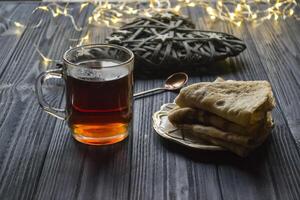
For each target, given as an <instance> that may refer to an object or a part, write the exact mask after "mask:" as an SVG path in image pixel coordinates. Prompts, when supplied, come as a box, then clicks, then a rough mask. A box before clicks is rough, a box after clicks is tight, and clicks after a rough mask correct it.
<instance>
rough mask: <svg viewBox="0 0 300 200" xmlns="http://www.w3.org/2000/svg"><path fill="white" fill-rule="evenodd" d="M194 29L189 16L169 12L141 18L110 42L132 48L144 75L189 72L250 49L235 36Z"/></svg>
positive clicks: (117, 33) (137, 67) (125, 26)
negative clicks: (191, 69) (187, 17)
mask: <svg viewBox="0 0 300 200" xmlns="http://www.w3.org/2000/svg"><path fill="white" fill-rule="evenodd" d="M194 28H195V25H194V24H193V23H192V22H190V21H189V20H187V19H186V18H184V17H182V16H179V15H176V14H174V13H171V12H166V13H162V14H156V15H155V16H153V17H151V18H146V17H140V18H137V19H136V20H134V21H133V22H131V23H129V24H126V25H124V26H122V27H121V28H120V29H119V30H116V31H115V32H113V33H112V34H111V36H109V37H107V38H106V41H107V42H108V43H111V44H118V45H121V46H124V47H127V48H129V49H131V50H132V51H133V52H134V54H135V59H136V65H135V70H136V72H138V73H142V74H143V75H145V74H149V75H150V74H152V75H153V74H161V73H170V72H174V71H178V70H182V71H185V70H188V69H190V68H191V67H196V66H200V65H203V64H207V63H209V62H212V61H218V60H222V59H225V58H227V57H230V56H236V55H238V54H239V53H241V52H242V51H243V50H244V49H245V48H246V45H245V44H244V43H243V41H241V40H240V39H238V38H236V37H234V36H232V35H229V34H226V33H221V32H211V31H203V30H197V29H194Z"/></svg>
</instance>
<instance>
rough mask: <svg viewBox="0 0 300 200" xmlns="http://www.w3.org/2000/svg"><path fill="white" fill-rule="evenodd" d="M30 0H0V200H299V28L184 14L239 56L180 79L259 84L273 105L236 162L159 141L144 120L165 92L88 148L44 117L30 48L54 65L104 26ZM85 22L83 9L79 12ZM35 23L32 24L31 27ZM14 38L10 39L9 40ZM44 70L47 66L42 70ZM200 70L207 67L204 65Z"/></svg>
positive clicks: (55, 90)
mask: <svg viewBox="0 0 300 200" xmlns="http://www.w3.org/2000/svg"><path fill="white" fill-rule="evenodd" d="M39 4H41V3H38V2H25V3H15V2H5V3H3V2H2V3H1V4H0V16H4V17H6V18H9V19H11V20H16V21H18V22H23V23H27V22H28V26H27V27H25V28H16V27H15V26H14V25H13V23H10V24H9V25H8V26H7V27H8V30H6V31H5V32H4V33H2V35H1V36H0V47H1V48H0V106H1V107H0V108H1V112H0V199H1V200H7V199H22V200H24V199H130V200H133V199H155V200H157V199H163V200H166V199H189V200H192V199H208V200H218V199H229V200H234V199H242V200H248V199H249V200H250V199H253V200H260V199H262V200H268V199H277V200H279V199H282V200H289V199H300V154H299V148H300V103H299V102H300V26H299V21H298V22H297V21H295V20H293V19H287V20H285V21H280V22H272V21H268V22H265V23H264V24H263V25H261V26H258V27H254V26H253V25H250V24H249V25H242V26H241V27H236V26H232V25H230V24H228V23H226V22H216V23H211V22H210V21H209V20H208V18H207V17H203V11H202V10H200V9H199V8H193V9H190V10H184V13H185V14H186V15H188V16H190V17H191V18H192V19H193V21H194V22H195V23H196V25H197V27H198V28H202V29H205V30H217V31H224V32H228V33H231V34H234V35H236V36H238V37H240V38H242V39H243V40H244V41H245V43H246V44H247V50H246V51H244V52H243V53H242V54H241V55H240V56H238V57H236V58H231V59H228V60H227V62H225V63H223V64H219V66H216V67H217V68H213V67H212V69H213V70H209V71H210V73H209V72H200V73H196V74H190V75H191V79H190V82H189V83H192V82H199V81H212V80H214V79H215V78H216V77H217V76H222V77H224V78H225V79H238V80H268V81H270V83H271V84H272V87H273V91H274V95H275V97H276V101H277V106H276V108H275V109H274V111H273V116H274V119H275V123H276V126H275V128H274V130H273V131H272V135H271V136H270V137H269V139H268V140H267V142H266V143H265V144H264V145H263V147H261V148H259V149H258V150H257V151H255V152H253V154H251V156H249V157H247V158H245V159H241V158H238V157H236V156H234V155H232V154H231V153H228V152H218V153H216V152H204V151H194V150H190V149H186V148H183V147H181V146H178V145H175V144H172V143H168V142H166V141H164V140H163V139H161V138H160V137H159V136H158V135H157V134H156V133H155V131H154V130H153V128H152V120H151V116H152V114H153V112H155V111H157V110H158V109H159V108H160V106H161V105H162V104H164V103H167V102H172V101H173V99H174V98H175V96H176V93H171V92H165V93H160V94H157V95H153V96H150V97H146V98H142V99H138V100H136V101H135V102H134V119H133V128H132V131H131V132H130V137H129V138H128V139H127V140H126V141H124V142H122V143H119V144H116V145H112V146H107V147H101V148H95V147H91V146H85V145H82V144H79V143H77V142H75V141H74V140H73V139H72V136H71V134H70V133H69V131H68V128H67V125H66V123H65V122H64V121H60V120H58V119H56V118H54V117H51V116H50V115H48V114H46V113H45V112H43V111H42V109H41V108H40V107H39V105H38V102H37V99H36V97H35V92H34V85H33V84H34V82H35V79H36V77H37V76H38V74H40V73H41V72H42V71H44V70H46V69H47V66H46V65H44V64H43V63H42V62H41V57H40V55H39V54H38V53H37V52H36V48H35V45H37V46H38V47H39V49H40V51H41V52H43V53H44V54H45V55H46V56H48V57H51V58H55V59H57V60H59V59H60V58H61V55H62V53H63V52H64V51H65V50H67V49H68V48H69V47H70V46H75V45H76V44H77V43H78V41H74V40H70V39H78V38H79V37H82V36H85V35H86V34H87V32H89V35H90V39H89V40H88V41H86V42H89V43H101V42H103V41H104V39H103V38H104V37H105V36H106V35H107V34H109V32H110V31H111V30H109V29H106V28H99V27H93V26H89V27H88V28H85V29H83V30H82V31H79V32H78V31H75V30H74V29H73V28H72V26H71V23H70V21H69V19H68V18H65V17H59V18H58V19H56V20H53V19H52V18H51V17H50V15H49V13H46V12H36V13H35V14H34V16H32V17H30V18H29V16H30V14H31V12H32V10H33V9H34V8H35V7H36V6H38V5H39ZM70 7H72V8H74V10H73V11H72V13H73V14H74V16H75V19H76V21H77V23H78V25H80V26H83V25H84V24H85V23H86V20H87V17H88V15H89V13H91V7H89V8H88V9H84V10H83V11H82V13H81V14H80V15H79V14H78V10H79V5H78V4H77V5H76V4H71V5H70ZM40 19H43V25H42V26H41V27H40V28H36V29H34V28H31V27H30V26H33V25H35V24H37V23H38V22H39V20H40ZM13 33H15V34H13ZM48 67H50V68H51V64H50V65H48ZM207 67H208V68H209V67H211V66H207ZM162 83H163V79H155V80H153V79H152V80H136V82H135V91H136V92H137V91H142V90H147V89H150V88H154V87H157V86H160V85H161V84H162ZM63 88H64V85H63V83H59V84H58V85H56V86H53V85H52V86H50V85H49V86H47V87H46V89H45V90H46V94H47V95H46V97H47V99H48V100H49V101H50V102H51V103H52V104H54V105H60V104H63V96H62V93H63V92H64V89H63Z"/></svg>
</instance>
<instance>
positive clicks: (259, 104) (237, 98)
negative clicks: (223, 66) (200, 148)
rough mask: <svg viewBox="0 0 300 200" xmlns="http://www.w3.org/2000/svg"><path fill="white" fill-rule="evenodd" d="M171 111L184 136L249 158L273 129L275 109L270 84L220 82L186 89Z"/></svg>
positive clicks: (203, 83)
mask: <svg viewBox="0 0 300 200" xmlns="http://www.w3.org/2000/svg"><path fill="white" fill-rule="evenodd" d="M175 103H176V105H177V106H176V107H175V108H174V109H173V110H171V111H170V113H169V115H168V117H169V120H170V122H171V123H172V124H173V125H175V126H177V127H178V128H180V129H181V130H182V131H183V132H185V133H188V134H193V135H196V136H197V137H199V138H200V139H202V140H205V141H207V142H209V143H211V144H214V145H218V146H222V147H224V148H226V149H228V150H230V151H232V152H234V153H236V154H237V155H240V156H246V155H248V154H249V152H250V151H251V150H253V149H255V148H256V147H258V146H259V145H261V144H262V143H263V142H264V141H265V139H266V138H267V136H268V135H269V133H270V132H271V129H272V127H273V120H272V114H271V110H272V109H273V108H274V106H275V100H274V97H273V93H272V89H271V86H270V83H269V82H267V81H234V80H227V81H225V80H223V79H221V78H218V79H217V80H216V81H214V82H201V83H196V84H193V85H190V86H187V87H185V88H183V89H182V90H181V91H180V93H179V95H178V96H177V97H176V99H175Z"/></svg>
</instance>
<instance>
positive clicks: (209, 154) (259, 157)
mask: <svg viewBox="0 0 300 200" xmlns="http://www.w3.org/2000/svg"><path fill="white" fill-rule="evenodd" d="M161 141H162V143H163V145H164V146H165V147H166V148H167V149H168V150H169V151H172V152H174V153H177V154H179V155H181V156H184V157H187V158H189V159H191V160H193V161H194V162H201V163H211V164H223V165H224V164H225V165H233V166H236V167H243V168H244V167H246V168H248V167H253V165H255V168H257V167H258V166H259V165H261V164H263V163H264V162H265V161H266V157H267V155H268V151H269V148H270V142H269V141H270V140H269V139H268V140H267V141H266V142H265V143H264V144H263V145H262V146H261V147H259V148H257V149H256V150H254V151H252V152H251V153H250V154H249V155H248V156H247V157H244V158H243V157H239V156H237V155H235V154H233V153H231V152H229V151H207V150H197V149H192V148H187V147H184V146H182V145H178V144H176V143H173V142H170V141H167V140H165V139H163V138H161Z"/></svg>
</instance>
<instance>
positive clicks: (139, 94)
mask: <svg viewBox="0 0 300 200" xmlns="http://www.w3.org/2000/svg"><path fill="white" fill-rule="evenodd" d="M160 90H165V88H154V89H151V90H146V91H143V92H138V93H135V94H134V95H133V96H134V97H138V96H141V95H144V94H148V93H150V92H156V91H160Z"/></svg>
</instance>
